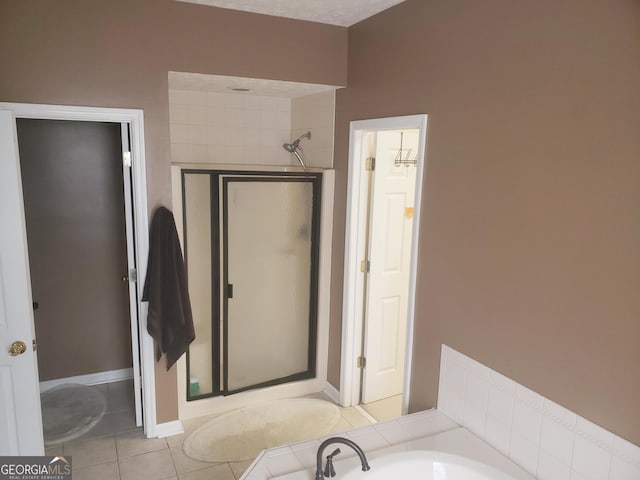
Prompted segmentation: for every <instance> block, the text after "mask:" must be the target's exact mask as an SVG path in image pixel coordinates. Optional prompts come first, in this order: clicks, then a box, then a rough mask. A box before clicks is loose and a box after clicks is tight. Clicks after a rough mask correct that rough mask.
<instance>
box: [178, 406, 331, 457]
mask: <svg viewBox="0 0 640 480" xmlns="http://www.w3.org/2000/svg"><path fill="white" fill-rule="evenodd" d="M339 420H340V410H339V409H338V407H336V406H335V405H334V404H332V403H330V402H326V401H324V400H316V399H311V398H293V399H287V400H277V401H273V402H268V403H263V404H260V405H255V406H251V407H246V408H241V409H240V410H235V411H233V412H230V413H226V414H224V415H221V416H219V417H216V418H214V419H212V420H210V421H208V422H207V423H205V424H204V425H202V426H201V427H198V429H196V430H195V431H194V432H193V433H192V434H191V435H189V436H188V437H187V439H186V440H185V441H184V445H183V449H184V453H185V454H186V455H187V456H189V457H191V458H193V459H195V460H202V461H205V462H239V461H242V460H253V459H254V458H255V457H256V455H258V453H260V451H261V450H262V449H265V448H272V447H277V446H279V445H285V444H287V443H293V442H299V441H301V440H307V439H310V438H315V437H319V436H322V435H326V434H328V433H329V432H331V431H332V429H333V427H334V426H335V425H336V424H337V423H338V421H339Z"/></svg>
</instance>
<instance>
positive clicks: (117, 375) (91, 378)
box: [40, 368, 133, 392]
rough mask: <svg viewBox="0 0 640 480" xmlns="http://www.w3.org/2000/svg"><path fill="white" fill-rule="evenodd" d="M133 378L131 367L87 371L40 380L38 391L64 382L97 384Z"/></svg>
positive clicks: (43, 390) (44, 390)
mask: <svg viewBox="0 0 640 480" xmlns="http://www.w3.org/2000/svg"><path fill="white" fill-rule="evenodd" d="M130 378H133V368H122V369H120V370H109V371H107V372H98V373H89V374H87V375H76V376H75V377H66V378H56V379H54V380H46V381H44V382H40V392H46V391H47V390H50V389H52V388H53V387H56V386H58V385H62V384H64V383H79V384H80V385H99V384H101V383H111V382H119V381H121V380H129V379H130Z"/></svg>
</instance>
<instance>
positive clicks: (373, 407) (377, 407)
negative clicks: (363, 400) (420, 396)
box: [362, 395, 402, 422]
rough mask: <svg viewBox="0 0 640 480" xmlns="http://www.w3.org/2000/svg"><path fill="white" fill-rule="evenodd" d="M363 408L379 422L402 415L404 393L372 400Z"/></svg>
mask: <svg viewBox="0 0 640 480" xmlns="http://www.w3.org/2000/svg"><path fill="white" fill-rule="evenodd" d="M362 408H364V409H365V410H366V411H367V413H368V414H369V415H371V416H372V417H373V418H375V419H376V420H377V421H378V422H384V421H385V420H393V419H394V418H398V417H400V416H402V395H395V396H393V397H389V398H383V399H382V400H377V401H375V402H370V403H367V404H365V405H362Z"/></svg>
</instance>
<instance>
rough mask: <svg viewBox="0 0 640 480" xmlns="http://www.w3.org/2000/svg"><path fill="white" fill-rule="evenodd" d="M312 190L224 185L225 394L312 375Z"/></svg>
mask: <svg viewBox="0 0 640 480" xmlns="http://www.w3.org/2000/svg"><path fill="white" fill-rule="evenodd" d="M312 213H313V185H312V183H311V182H306V181H286V180H274V181H269V180H267V179H260V180H250V181H246V179H245V180H241V179H236V180H232V179H227V180H226V182H225V224H226V239H225V246H226V251H227V255H226V257H227V283H228V284H230V285H233V296H232V297H231V296H230V295H228V297H229V298H228V299H227V321H226V324H225V325H226V332H227V342H228V343H227V347H228V348H227V362H226V368H227V372H228V374H227V390H229V391H236V390H240V389H242V388H246V387H249V386H253V385H258V384H262V383H265V382H269V381H272V380H275V379H280V378H284V377H289V376H292V375H296V374H299V373H301V372H306V371H308V370H309V368H310V366H309V335H310V331H309V329H310V322H309V314H310V305H311V303H310V302H311V298H310V293H311V283H310V282H311V279H312V271H311V262H310V261H309V255H310V254H311V252H312V236H311V235H312V223H311V222H312V219H313V215H312Z"/></svg>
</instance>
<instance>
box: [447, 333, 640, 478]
mask: <svg viewBox="0 0 640 480" xmlns="http://www.w3.org/2000/svg"><path fill="white" fill-rule="evenodd" d="M438 410H439V411H441V412H442V413H444V414H446V415H447V416H448V417H450V418H451V419H452V420H454V421H455V422H457V423H459V424H460V425H462V426H463V427H465V428H466V429H468V430H470V431H471V432H473V433H475V434H476V435H477V436H478V437H480V438H482V439H483V440H484V441H485V442H487V443H488V444H489V445H491V446H493V447H495V448H496V449H497V450H499V451H500V452H502V453H503V454H504V455H506V456H508V457H509V458H510V459H511V460H512V461H513V462H515V463H517V464H518V465H520V466H521V467H523V468H524V469H525V470H527V471H528V472H529V473H531V474H532V475H534V476H535V477H536V478H538V479H540V480H639V479H640V447H638V446H636V445H634V444H632V443H630V442H628V441H626V440H624V439H622V438H620V437H618V436H616V435H614V434H613V433H611V432H609V431H607V430H605V429H603V428H601V427H599V426H597V425H595V424H594V423H592V422H590V421H589V420H586V419H585V418H582V417H580V416H579V415H577V414H575V413H573V412H571V411H569V410H567V409H566V408H564V407H561V406H560V405H558V404H556V403H554V402H553V401H551V400H549V399H547V398H544V397H543V396H542V395H539V394H538V393H536V392H533V391H532V390H529V389H528V388H526V387H524V386H522V385H520V384H518V383H516V382H514V381H513V380H511V379H509V378H507V377H505V376H503V375H501V374H500V373H498V372H495V371H493V370H491V369H490V368H488V367H486V366H484V365H482V364H481V363H479V362H477V361H475V360H473V359H471V358H469V357H467V356H465V355H463V354H461V353H460V352H457V351H456V350H453V349H452V348H450V347H448V346H446V345H443V346H442V355H441V363H440V384H439V391H438Z"/></svg>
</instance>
